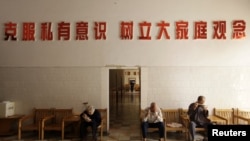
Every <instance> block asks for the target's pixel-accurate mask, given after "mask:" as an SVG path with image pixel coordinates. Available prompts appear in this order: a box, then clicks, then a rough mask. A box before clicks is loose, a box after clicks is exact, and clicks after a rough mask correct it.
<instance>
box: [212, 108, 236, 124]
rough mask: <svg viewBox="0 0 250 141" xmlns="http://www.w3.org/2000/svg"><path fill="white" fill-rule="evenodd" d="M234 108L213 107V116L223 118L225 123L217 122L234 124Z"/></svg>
mask: <svg viewBox="0 0 250 141" xmlns="http://www.w3.org/2000/svg"><path fill="white" fill-rule="evenodd" d="M234 112H235V110H234V108H232V109H218V108H214V116H217V117H219V118H221V119H224V120H225V121H226V122H225V123H219V124H235V117H234V115H235V113H234Z"/></svg>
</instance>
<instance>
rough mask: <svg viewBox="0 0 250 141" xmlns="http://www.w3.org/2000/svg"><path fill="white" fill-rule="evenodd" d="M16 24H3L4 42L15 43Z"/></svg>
mask: <svg viewBox="0 0 250 141" xmlns="http://www.w3.org/2000/svg"><path fill="white" fill-rule="evenodd" d="M16 28H17V24H16V23H12V22H9V23H5V38H4V40H6V41H7V40H9V39H11V40H12V41H16V40H17V38H16V33H17V29H16Z"/></svg>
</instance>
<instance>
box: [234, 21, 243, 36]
mask: <svg viewBox="0 0 250 141" xmlns="http://www.w3.org/2000/svg"><path fill="white" fill-rule="evenodd" d="M245 29H246V22H245V21H244V20H235V21H233V35H232V38H233V39H240V38H243V37H245V36H246V34H245Z"/></svg>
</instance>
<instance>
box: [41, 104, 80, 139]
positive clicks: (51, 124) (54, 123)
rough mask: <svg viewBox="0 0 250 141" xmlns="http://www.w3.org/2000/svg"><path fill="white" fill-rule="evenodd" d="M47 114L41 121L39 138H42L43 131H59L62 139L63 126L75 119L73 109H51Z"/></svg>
mask: <svg viewBox="0 0 250 141" xmlns="http://www.w3.org/2000/svg"><path fill="white" fill-rule="evenodd" d="M52 113H53V114H52V115H49V116H47V117H45V118H43V119H42V121H41V140H44V134H45V131H60V132H61V139H62V140H64V132H65V128H66V127H67V126H69V125H70V123H71V122H70V121H72V119H74V120H75V116H76V115H74V114H73V109H52Z"/></svg>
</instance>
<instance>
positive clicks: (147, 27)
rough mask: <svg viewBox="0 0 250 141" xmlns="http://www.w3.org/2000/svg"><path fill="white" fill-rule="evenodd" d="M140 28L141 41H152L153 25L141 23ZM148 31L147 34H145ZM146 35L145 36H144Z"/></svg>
mask: <svg viewBox="0 0 250 141" xmlns="http://www.w3.org/2000/svg"><path fill="white" fill-rule="evenodd" d="M139 26H140V36H139V39H140V40H151V36H150V35H149V34H150V28H151V23H148V22H141V23H139ZM145 30H146V32H144V31H145ZM144 33H145V34H144Z"/></svg>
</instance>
